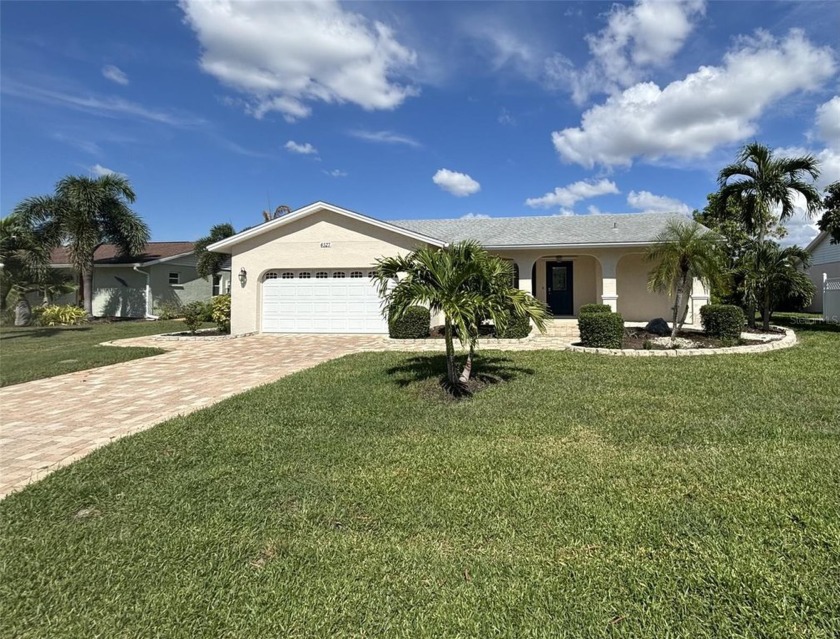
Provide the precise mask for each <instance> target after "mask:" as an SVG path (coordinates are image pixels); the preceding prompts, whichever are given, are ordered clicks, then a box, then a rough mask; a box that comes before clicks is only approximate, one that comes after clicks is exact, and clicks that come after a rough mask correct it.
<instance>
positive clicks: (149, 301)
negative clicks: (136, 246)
mask: <svg viewBox="0 0 840 639" xmlns="http://www.w3.org/2000/svg"><path fill="white" fill-rule="evenodd" d="M139 267H140V265H139V264H135V265H133V266H132V267H131V268H132V269H133V270H135V271H137V272H138V273H140V274H141V275H145V276H146V315H145V319H147V320H156V319H159V318H158V316H157V315H152V274H151V273H149V272H148V271H141V270H140V268H139Z"/></svg>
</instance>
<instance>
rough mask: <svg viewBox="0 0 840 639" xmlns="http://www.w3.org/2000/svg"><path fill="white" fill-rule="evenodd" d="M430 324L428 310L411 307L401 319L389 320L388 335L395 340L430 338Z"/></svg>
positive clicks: (420, 307)
mask: <svg viewBox="0 0 840 639" xmlns="http://www.w3.org/2000/svg"><path fill="white" fill-rule="evenodd" d="M430 322H431V315H430V313H429V309H428V308H424V307H423V306H410V307H408V308H407V309H406V310H405V313H403V316H402V317H400V318H399V319H394V318H391V319H389V320H388V335H389V336H390V337H391V338H393V339H423V338H425V337H428V336H429V324H430Z"/></svg>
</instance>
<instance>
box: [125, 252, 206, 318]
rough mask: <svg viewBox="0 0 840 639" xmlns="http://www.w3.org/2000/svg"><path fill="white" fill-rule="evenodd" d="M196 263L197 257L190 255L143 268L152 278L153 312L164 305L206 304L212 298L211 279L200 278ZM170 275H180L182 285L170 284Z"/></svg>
mask: <svg viewBox="0 0 840 639" xmlns="http://www.w3.org/2000/svg"><path fill="white" fill-rule="evenodd" d="M195 263H196V258H195V256H194V255H189V256H186V257H182V258H178V259H177V260H173V261H171V262H164V263H162V264H155V265H154V266H150V267H148V268H142V267H141V270H144V271H148V272H149V274H150V276H151V277H150V283H151V286H152V308H153V312H156V311H157V310H159V309H161V308H162V307H163V306H164V305H176V306H183V305H184V304H189V303H190V302H206V301H207V300H209V299H210V298H211V297H212V295H213V283H212V281H211V280H210V279H206V280H205V279H204V278H203V277H199V275H198V273H197V272H196V270H195ZM170 273H178V275H179V276H180V282H181V283H180V284H170V283H169V274H170ZM144 286H145V282H144Z"/></svg>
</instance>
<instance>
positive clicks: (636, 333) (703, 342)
mask: <svg viewBox="0 0 840 639" xmlns="http://www.w3.org/2000/svg"><path fill="white" fill-rule="evenodd" d="M781 334H782V335H784V331H782V332H781ZM670 339H671V338H670V336H668V335H666V336H662V335H656V334H655V333H650V332H648V331H646V330H645V329H643V328H625V329H624V340H623V341H622V343H621V348H626V349H631V350H669V349H670V348H672V347H671V346H670V345H669V344H670ZM764 343H766V342H765V341H763V340H751V339H739V340H737V341H734V342H732V341H726V340H721V339H718V338H715V337H709V336H708V335H706V334H705V333H701V332H700V331H687V330H683V331H679V332H678V333H677V343H676V348H730V347H732V346H751V345H754V344H764Z"/></svg>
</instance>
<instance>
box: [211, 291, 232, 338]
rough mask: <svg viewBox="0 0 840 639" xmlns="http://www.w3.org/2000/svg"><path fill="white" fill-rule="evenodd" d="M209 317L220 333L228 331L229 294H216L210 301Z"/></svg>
mask: <svg viewBox="0 0 840 639" xmlns="http://www.w3.org/2000/svg"><path fill="white" fill-rule="evenodd" d="M211 307H212V309H213V312H212V315H211V319H212V320H213V321H214V322H216V327H217V328H218V329H219V332H220V333H230V295H217V296H216V297H214V298H213V301H212V302H211Z"/></svg>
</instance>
